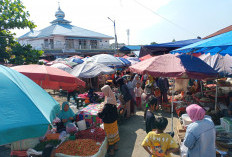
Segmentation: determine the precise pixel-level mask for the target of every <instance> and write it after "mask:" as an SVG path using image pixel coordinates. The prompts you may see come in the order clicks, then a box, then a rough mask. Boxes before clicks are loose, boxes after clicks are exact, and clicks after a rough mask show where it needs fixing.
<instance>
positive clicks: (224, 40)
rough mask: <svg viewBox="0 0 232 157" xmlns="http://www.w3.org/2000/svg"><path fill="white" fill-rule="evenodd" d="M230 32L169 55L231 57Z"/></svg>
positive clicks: (231, 41)
mask: <svg viewBox="0 0 232 157" xmlns="http://www.w3.org/2000/svg"><path fill="white" fill-rule="evenodd" d="M231 50H232V31H230V32H226V33H223V34H220V35H217V36H214V37H212V38H208V39H205V40H202V41H199V42H196V43H194V44H191V45H188V46H185V47H182V48H179V49H177V50H174V51H171V53H198V52H201V53H210V54H217V53H218V54H221V55H226V54H228V55H232V51H231Z"/></svg>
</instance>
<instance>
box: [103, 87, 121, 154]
mask: <svg viewBox="0 0 232 157" xmlns="http://www.w3.org/2000/svg"><path fill="white" fill-rule="evenodd" d="M101 90H102V92H103V93H104V95H105V101H104V104H105V105H104V108H103V109H102V111H101V112H100V113H98V116H99V117H100V118H101V119H102V120H103V122H104V130H105V132H106V135H107V140H108V144H109V155H114V151H115V150H117V149H118V148H117V145H116V144H117V142H118V141H119V139H120V138H119V133H118V124H117V118H118V113H117V107H116V104H117V101H116V98H115V96H114V93H113V91H112V90H111V88H110V86H109V85H105V86H104V87H102V88H101Z"/></svg>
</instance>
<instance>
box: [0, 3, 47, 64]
mask: <svg viewBox="0 0 232 157" xmlns="http://www.w3.org/2000/svg"><path fill="white" fill-rule="evenodd" d="M25 9H26V8H25V6H24V5H23V4H22V2H21V1H20V0H0V61H1V62H2V61H5V60H9V61H10V62H13V63H16V64H22V63H30V62H31V63H35V60H37V61H38V55H42V52H41V51H37V50H32V48H31V46H29V45H25V46H21V45H20V44H19V43H18V42H17V41H16V40H15V39H14V35H15V34H13V33H11V32H10V29H16V28H17V29H24V28H30V29H33V28H35V27H36V25H35V24H34V23H33V22H32V21H30V20H29V17H30V14H29V12H28V11H26V10H25ZM16 50H20V54H18V53H19V52H17V51H16ZM12 56H14V57H12ZM11 58H14V59H11Z"/></svg>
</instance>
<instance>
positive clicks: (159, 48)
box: [139, 39, 201, 58]
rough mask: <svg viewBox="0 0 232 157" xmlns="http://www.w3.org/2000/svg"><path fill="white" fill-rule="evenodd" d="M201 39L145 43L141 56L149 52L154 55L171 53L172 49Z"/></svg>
mask: <svg viewBox="0 0 232 157" xmlns="http://www.w3.org/2000/svg"><path fill="white" fill-rule="evenodd" d="M198 41H201V39H190V40H181V41H175V42H169V43H162V44H154V45H145V46H142V47H141V50H140V54H139V58H140V57H143V56H145V55H148V54H152V55H163V54H165V53H169V52H170V51H172V50H175V49H177V48H180V47H184V46H186V45H190V44H192V43H195V42H198Z"/></svg>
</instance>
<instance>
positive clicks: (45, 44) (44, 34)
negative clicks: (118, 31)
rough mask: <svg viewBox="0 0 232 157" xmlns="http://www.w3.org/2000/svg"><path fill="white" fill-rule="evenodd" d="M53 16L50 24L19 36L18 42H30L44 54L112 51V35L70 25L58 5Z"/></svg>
mask: <svg viewBox="0 0 232 157" xmlns="http://www.w3.org/2000/svg"><path fill="white" fill-rule="evenodd" d="M55 17H56V19H55V20H53V21H52V22H51V25H50V26H48V27H46V28H44V29H42V30H40V31H30V32H28V33H26V34H24V35H22V36H21V37H19V38H18V41H19V43H20V44H30V45H31V46H32V47H33V48H34V49H37V50H43V51H44V52H45V55H46V54H47V55H49V54H54V55H55V54H56V55H59V54H60V55H61V54H83V53H87V52H89V53H91V52H94V53H101V52H103V53H104V52H111V51H112V52H113V50H112V49H111V48H110V44H109V40H111V39H114V38H113V37H111V36H108V35H104V34H101V33H97V32H94V31H90V30H87V29H84V28H80V27H76V26H73V25H71V24H70V23H71V22H70V21H67V20H65V19H64V17H65V14H64V12H63V11H62V10H61V9H60V7H59V8H58V11H57V12H56V13H55ZM88 55H89V54H88Z"/></svg>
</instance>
